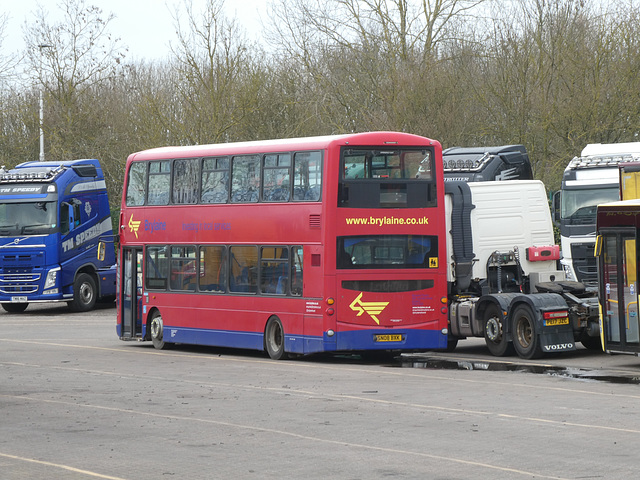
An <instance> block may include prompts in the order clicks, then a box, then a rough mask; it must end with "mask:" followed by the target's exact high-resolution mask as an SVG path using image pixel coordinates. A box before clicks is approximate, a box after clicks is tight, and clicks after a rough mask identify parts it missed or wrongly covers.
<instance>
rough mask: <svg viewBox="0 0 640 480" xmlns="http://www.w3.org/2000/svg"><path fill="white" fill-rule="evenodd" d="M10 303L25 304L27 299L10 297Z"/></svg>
mask: <svg viewBox="0 0 640 480" xmlns="http://www.w3.org/2000/svg"><path fill="white" fill-rule="evenodd" d="M11 301H12V302H13V303H25V302H26V301H27V297H11Z"/></svg>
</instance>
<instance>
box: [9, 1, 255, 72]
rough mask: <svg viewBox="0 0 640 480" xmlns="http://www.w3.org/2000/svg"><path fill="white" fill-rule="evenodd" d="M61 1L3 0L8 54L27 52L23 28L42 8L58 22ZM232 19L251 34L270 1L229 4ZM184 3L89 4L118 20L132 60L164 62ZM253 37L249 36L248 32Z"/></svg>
mask: <svg viewBox="0 0 640 480" xmlns="http://www.w3.org/2000/svg"><path fill="white" fill-rule="evenodd" d="M59 3H60V0H0V5H1V6H2V8H0V14H6V15H7V16H8V17H9V18H8V22H7V28H6V30H5V36H4V39H3V41H2V50H3V53H4V54H9V53H14V52H17V51H20V50H22V49H23V48H24V42H23V41H22V38H23V33H22V32H23V25H24V23H25V22H29V20H30V19H33V18H34V12H36V11H37V10H38V4H40V5H43V6H44V7H45V9H46V10H47V11H48V12H49V13H50V14H51V18H52V20H53V19H58V18H60V15H59V13H58V10H59V8H57V5H58V4H59ZM225 3H226V8H227V10H228V17H234V16H235V17H236V19H237V20H238V22H239V23H240V24H242V25H243V26H244V27H245V28H246V29H248V30H255V29H259V28H260V20H261V16H262V15H265V11H266V4H267V0H226V2H225ZM180 4H182V0H86V5H95V6H97V7H99V8H100V9H102V11H103V12H104V13H105V14H107V13H113V14H114V15H115V17H116V18H115V19H114V20H113V21H112V22H111V23H110V31H111V32H112V33H113V34H114V35H115V36H116V37H120V39H121V44H123V45H126V46H128V47H129V55H128V56H129V58H130V59H149V60H152V59H156V58H164V57H166V56H167V55H168V54H169V42H170V41H171V42H174V43H175V40H176V38H175V34H174V31H175V27H174V21H173V16H172V15H173V12H174V11H175V9H176V6H178V5H180ZM204 4H205V0H193V5H194V10H195V11H197V12H199V11H202V10H203V6H204ZM248 33H249V32H248Z"/></svg>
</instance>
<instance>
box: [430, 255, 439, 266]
mask: <svg viewBox="0 0 640 480" xmlns="http://www.w3.org/2000/svg"><path fill="white" fill-rule="evenodd" d="M429 268H438V257H429Z"/></svg>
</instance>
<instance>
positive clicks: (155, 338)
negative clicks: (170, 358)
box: [150, 310, 167, 350]
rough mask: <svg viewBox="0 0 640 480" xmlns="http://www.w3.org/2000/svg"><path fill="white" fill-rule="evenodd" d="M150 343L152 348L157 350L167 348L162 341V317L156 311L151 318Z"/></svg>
mask: <svg viewBox="0 0 640 480" xmlns="http://www.w3.org/2000/svg"><path fill="white" fill-rule="evenodd" d="M150 323H151V328H150V330H151V341H152V342H153V346H154V347H156V348H157V349H158V350H162V349H163V348H167V343H165V341H164V323H162V315H161V314H160V312H158V311H157V310H156V311H155V312H154V313H153V316H152V317H151V322H150Z"/></svg>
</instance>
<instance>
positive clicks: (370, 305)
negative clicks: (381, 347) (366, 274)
mask: <svg viewBox="0 0 640 480" xmlns="http://www.w3.org/2000/svg"><path fill="white" fill-rule="evenodd" d="M361 298H362V292H360V295H358V296H357V297H356V299H355V300H354V301H353V302H351V305H349V307H351V310H353V311H354V312H358V314H357V315H356V317H359V316H360V315H362V314H363V313H364V312H367V313H368V314H369V316H370V317H371V318H373V320H374V321H375V322H376V323H377V324H378V325H380V320H378V315H380V314H381V313H382V311H383V310H384V309H385V308H387V305H389V302H363V301H361V300H360V299H361Z"/></svg>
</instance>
